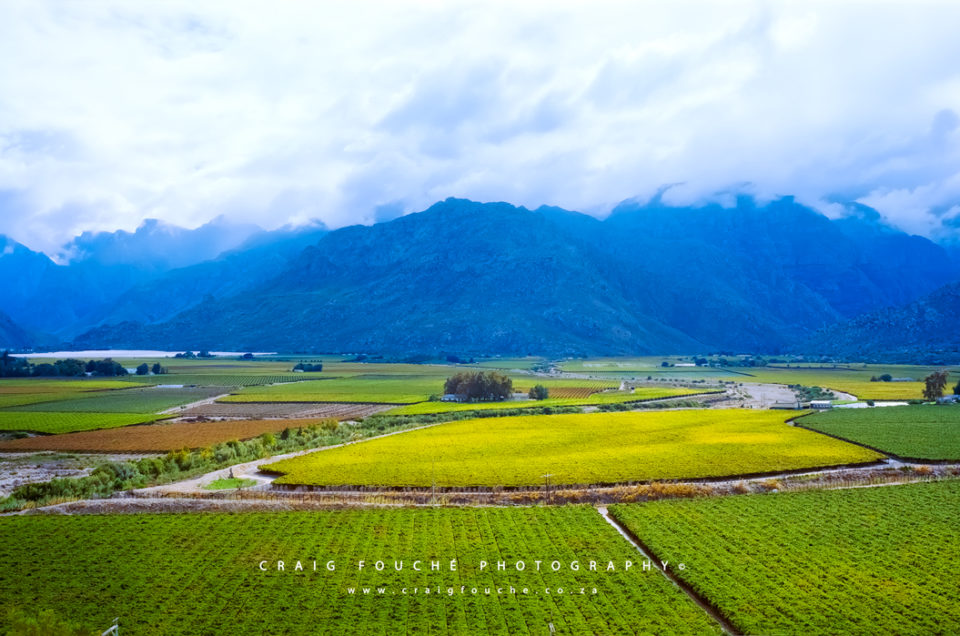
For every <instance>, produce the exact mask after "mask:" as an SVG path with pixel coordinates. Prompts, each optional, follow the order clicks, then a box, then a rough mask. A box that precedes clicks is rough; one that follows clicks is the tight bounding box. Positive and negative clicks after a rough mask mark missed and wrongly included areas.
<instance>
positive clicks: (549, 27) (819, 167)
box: [0, 0, 960, 251]
mask: <svg viewBox="0 0 960 636" xmlns="http://www.w3.org/2000/svg"><path fill="white" fill-rule="evenodd" d="M958 19H960V6H958V5H956V4H953V3H946V2H944V3H908V2H905V1H904V2H901V3H894V2H887V3H866V2H812V3H810V2H807V3H765V2H672V3H659V2H649V3H635V2H629V3H626V2H603V3H569V4H565V3H556V2H549V3H548V2H542V3H538V2H534V3H507V2H502V3H489V2H482V3H480V2H478V3H426V2H409V3H396V2H384V3H367V2H360V3H343V4H334V3H252V2H236V1H232V2H227V1H224V2H205V3H192V2H163V3H159V2H157V3H129V2H121V1H119V0H118V1H116V2H89V3H88V2H83V3H62V2H43V1H37V0H23V1H19V2H18V1H16V0H10V1H8V2H4V3H2V4H0V232H6V233H9V234H11V235H12V236H14V237H15V238H17V239H18V240H21V241H23V242H25V243H27V244H28V245H31V246H33V247H36V248H42V249H46V250H48V251H50V250H52V249H54V248H55V247H56V246H58V245H60V244H61V243H63V242H64V241H65V240H67V239H68V238H70V237H71V236H73V235H74V234H76V233H78V232H80V231H81V230H104V229H106V230H112V229H116V228H123V229H127V230H132V229H134V228H135V227H137V226H138V225H139V224H140V222H141V220H142V219H144V218H148V217H157V218H162V219H164V220H165V221H167V222H170V223H174V224H179V225H186V226H190V227H195V226H197V225H200V224H201V223H203V222H205V221H207V220H209V219H211V218H213V217H216V216H218V215H220V214H224V215H226V216H228V217H229V218H231V220H235V221H238V222H240V221H244V222H248V221H253V222H257V223H259V224H261V225H263V226H266V227H275V226H279V225H282V224H284V223H287V222H290V221H293V222H302V221H305V220H307V219H310V218H320V219H322V220H324V221H325V222H326V223H327V224H328V225H330V226H333V227H336V226H340V225H345V224H349V223H356V222H372V221H373V220H374V219H375V218H378V217H380V216H382V215H383V214H384V212H383V211H384V210H389V211H390V212H389V213H390V214H391V215H392V214H394V213H395V211H396V210H397V209H400V208H402V209H405V210H406V211H414V210H417V209H422V208H424V207H426V206H427V205H429V204H430V203H432V202H433V201H435V200H437V199H442V198H445V197H447V196H466V197H471V198H476V199H481V200H507V201H510V202H513V203H517V204H523V205H528V206H536V205H540V204H553V205H560V206H564V207H567V208H571V209H582V210H593V211H598V210H601V211H602V210H603V209H605V208H608V207H609V206H611V205H612V204H614V203H616V202H617V201H619V200H621V199H625V198H629V197H633V196H638V195H639V196H641V197H643V196H649V195H651V194H653V193H654V192H655V191H656V190H657V188H659V187H660V186H661V185H663V184H665V183H682V184H683V185H682V186H679V187H677V188H673V189H671V190H670V191H669V196H670V197H671V198H672V199H676V200H686V201H696V200H699V199H702V198H704V197H709V196H712V195H713V193H715V192H718V191H728V190H729V188H730V187H731V186H733V185H735V184H742V183H749V184H750V188H751V191H753V192H755V193H756V194H758V195H759V196H762V197H769V196H774V195H777V194H796V195H797V196H798V198H799V199H800V200H802V201H824V202H826V201H830V200H832V199H834V198H838V197H839V198H846V199H850V200H855V199H856V200H860V201H862V202H864V203H868V204H870V205H876V206H877V207H878V209H879V210H880V212H881V213H882V214H883V215H884V216H885V217H886V218H888V219H889V220H891V221H892V222H894V223H896V224H898V225H900V226H901V227H903V228H905V229H908V230H910V231H913V232H921V233H924V234H927V235H931V236H937V235H939V233H942V232H943V231H945V230H943V229H942V228H941V225H940V222H941V220H942V219H943V218H945V216H949V215H944V213H943V211H944V210H949V209H950V208H951V206H953V205H955V204H956V203H957V202H958V195H960V192H958V189H957V187H956V185H955V184H956V183H957V180H958V178H960V177H958V175H960V131H958V128H957V121H958V118H957V113H960V72H958V70H957V66H956V63H955V61H956V60H957V59H960V40H958V39H957V38H956V36H955V28H954V25H956V24H957V23H958ZM823 205H824V206H828V205H829V204H827V203H824V204H823ZM378 210H379V211H378ZM825 211H827V212H830V213H834V212H835V210H832V209H828V210H825Z"/></svg>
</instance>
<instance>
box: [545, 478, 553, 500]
mask: <svg viewBox="0 0 960 636" xmlns="http://www.w3.org/2000/svg"><path fill="white" fill-rule="evenodd" d="M551 477H553V474H552V473H547V474H546V475H543V492H544V496H545V497H546V499H547V502H549V501H550V478H551Z"/></svg>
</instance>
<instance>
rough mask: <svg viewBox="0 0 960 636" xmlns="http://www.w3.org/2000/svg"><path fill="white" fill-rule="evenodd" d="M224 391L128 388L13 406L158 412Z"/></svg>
mask: <svg viewBox="0 0 960 636" xmlns="http://www.w3.org/2000/svg"><path fill="white" fill-rule="evenodd" d="M223 392H224V389H223V388H185V389H163V388H154V387H151V388H146V389H139V388H133V389H125V390H123V391H102V392H98V393H96V394H94V395H90V394H87V395H83V396H79V398H73V399H69V400H57V401H55V402H45V403H43V404H31V405H23V406H16V407H12V408H11V409H10V410H16V411H64V412H66V411H74V412H78V413H156V412H158V411H163V410H166V409H169V408H173V407H175V406H179V405H182V404H189V403H190V402H196V401H199V400H203V399H206V398H209V397H213V396H215V395H218V394H221V393H223Z"/></svg>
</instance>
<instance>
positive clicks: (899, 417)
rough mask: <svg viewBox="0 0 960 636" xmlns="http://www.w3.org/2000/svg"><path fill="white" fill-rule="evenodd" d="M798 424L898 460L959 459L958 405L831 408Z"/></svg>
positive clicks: (959, 418) (959, 425)
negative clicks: (869, 447) (899, 458)
mask: <svg viewBox="0 0 960 636" xmlns="http://www.w3.org/2000/svg"><path fill="white" fill-rule="evenodd" d="M799 423H800V424H802V425H803V426H806V427H807V428H812V429H814V430H817V431H823V432H824V433H829V434H831V435H836V436H838V437H842V438H844V439H849V440H852V441H854V442H858V443H860V444H866V445H867V446H872V447H873V448H878V449H880V450H882V451H884V452H887V453H892V454H894V455H898V456H900V457H911V458H916V459H956V460H960V406H933V405H927V406H916V407H910V406H895V407H885V408H881V409H833V410H832V411H830V412H828V413H818V414H816V415H812V416H810V417H805V418H803V419H802V420H800V421H799Z"/></svg>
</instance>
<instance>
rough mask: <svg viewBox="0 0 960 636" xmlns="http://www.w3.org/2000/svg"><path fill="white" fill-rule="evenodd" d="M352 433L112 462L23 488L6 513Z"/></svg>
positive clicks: (322, 427)
mask: <svg viewBox="0 0 960 636" xmlns="http://www.w3.org/2000/svg"><path fill="white" fill-rule="evenodd" d="M352 433H353V431H352V430H350V429H348V428H347V427H341V426H339V422H337V420H335V419H328V420H321V421H320V422H318V423H317V424H316V425H314V426H309V427H301V428H296V429H291V428H287V429H284V430H283V432H281V433H280V434H279V435H274V434H273V433H264V434H263V435H260V436H259V437H254V438H253V439H249V440H246V441H242V442H241V441H238V440H232V441H229V442H223V443H222V444H217V445H215V446H211V447H209V448H201V449H196V450H192V451H191V450H187V449H183V450H178V451H173V452H171V453H167V455H166V456H164V457H147V458H144V459H139V460H135V461H124V462H107V463H104V464H101V465H99V466H97V467H96V468H95V469H94V470H93V472H92V473H91V474H89V475H87V476H84V477H70V478H63V479H51V480H50V481H46V482H41V483H35V484H25V485H23V486H20V487H19V488H16V489H15V490H14V491H13V493H12V494H11V495H10V497H8V498H7V499H5V500H3V501H0V511H4V510H16V509H19V508H21V507H23V504H24V503H25V502H28V501H32V502H38V503H40V504H43V503H46V502H49V501H51V500H53V499H92V498H102V497H109V496H110V495H111V494H113V493H114V492H118V491H122V490H130V489H132V488H143V487H145V486H149V485H152V484H161V483H168V482H171V481H178V480H180V479H187V478H189V477H191V476H193V475H198V474H202V473H205V472H209V471H212V470H217V469H218V468H223V467H225V466H231V465H233V464H238V463H242V462H247V461H253V460H255V459H260V458H261V457H268V456H270V455H274V454H277V453H286V452H290V451H295V450H300V449H304V448H314V447H317V446H328V445H331V444H338V443H341V442H343V441H345V440H346V439H347V438H348V437H349V436H350V435H351V434H352Z"/></svg>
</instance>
